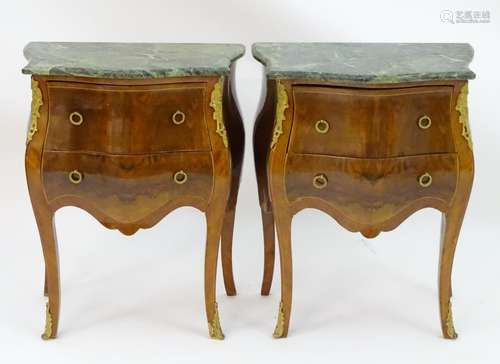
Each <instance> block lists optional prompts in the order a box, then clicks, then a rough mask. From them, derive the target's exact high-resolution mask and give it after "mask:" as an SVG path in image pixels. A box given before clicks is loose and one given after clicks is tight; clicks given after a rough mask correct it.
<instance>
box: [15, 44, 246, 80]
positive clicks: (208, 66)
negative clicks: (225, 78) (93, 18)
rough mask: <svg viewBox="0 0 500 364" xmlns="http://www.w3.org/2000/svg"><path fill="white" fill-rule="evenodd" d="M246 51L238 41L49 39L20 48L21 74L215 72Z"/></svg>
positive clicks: (152, 75) (176, 74) (158, 75)
mask: <svg viewBox="0 0 500 364" xmlns="http://www.w3.org/2000/svg"><path fill="white" fill-rule="evenodd" d="M244 53H245V47H244V46H243V45H240V44H189V43H54V42H33V43H29V44H28V45H27V46H26V47H25V48H24V56H25V57H26V59H27V60H28V65H27V66H26V67H24V68H23V73H25V74H33V75H65V76H82V77H100V78H122V79H141V78H163V77H182V76H198V75H199V76H213V75H215V76H220V75H225V74H227V73H229V68H230V65H231V62H233V61H234V60H236V59H238V58H240V57H241V56H242V55H243V54H244Z"/></svg>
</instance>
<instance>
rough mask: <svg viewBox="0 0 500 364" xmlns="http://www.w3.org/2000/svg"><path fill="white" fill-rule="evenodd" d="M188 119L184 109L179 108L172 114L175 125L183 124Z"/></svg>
mask: <svg viewBox="0 0 500 364" xmlns="http://www.w3.org/2000/svg"><path fill="white" fill-rule="evenodd" d="M185 120H186V114H184V113H183V112H182V111H180V110H177V111H176V112H175V113H174V114H173V115H172V122H173V123H174V124H175V125H181V124H182V123H183V122H184V121H185Z"/></svg>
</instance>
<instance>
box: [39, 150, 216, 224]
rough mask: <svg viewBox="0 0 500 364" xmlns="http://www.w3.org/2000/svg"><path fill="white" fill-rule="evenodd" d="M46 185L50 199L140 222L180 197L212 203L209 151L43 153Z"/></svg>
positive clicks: (112, 216) (131, 221)
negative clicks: (87, 205)
mask: <svg viewBox="0 0 500 364" xmlns="http://www.w3.org/2000/svg"><path fill="white" fill-rule="evenodd" d="M43 165H44V168H43V184H44V186H45V191H46V193H47V199H48V201H49V203H55V204H57V203H58V201H57V200H58V199H64V198H65V197H68V196H71V197H72V201H74V199H75V197H77V198H80V199H81V201H84V202H85V203H90V205H91V206H92V208H94V209H96V210H97V212H101V213H102V214H103V215H105V216H106V217H109V218H110V220H116V221H119V222H121V223H122V224H123V223H124V222H125V223H135V222H138V221H140V220H141V219H143V218H145V217H147V216H149V215H150V214H152V213H154V212H155V211H157V210H159V209H160V208H162V207H163V206H166V205H168V204H170V203H173V202H175V200H176V199H180V198H181V197H186V196H188V197H196V198H198V199H199V200H200V201H202V203H205V204H206V203H208V201H209V199H210V194H211V192H212V178H213V177H212V176H213V167H212V158H211V155H210V153H209V152H184V153H163V154H152V155H135V156H134V155H128V156H126V155H103V154H90V153H77V152H48V151H46V152H44V155H43Z"/></svg>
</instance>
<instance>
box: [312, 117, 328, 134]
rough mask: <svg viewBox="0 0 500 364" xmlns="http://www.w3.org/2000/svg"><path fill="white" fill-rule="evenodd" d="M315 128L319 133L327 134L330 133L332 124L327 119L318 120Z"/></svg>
mask: <svg viewBox="0 0 500 364" xmlns="http://www.w3.org/2000/svg"><path fill="white" fill-rule="evenodd" d="M314 128H315V129H316V131H317V132H318V133H320V134H326V133H328V130H330V124H328V121H326V120H318V121H316V124H314Z"/></svg>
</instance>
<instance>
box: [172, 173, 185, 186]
mask: <svg viewBox="0 0 500 364" xmlns="http://www.w3.org/2000/svg"><path fill="white" fill-rule="evenodd" d="M187 179H188V175H187V174H186V172H184V171H178V172H175V174H174V182H175V183H177V184H178V185H182V184H184V183H186V181H187Z"/></svg>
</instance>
